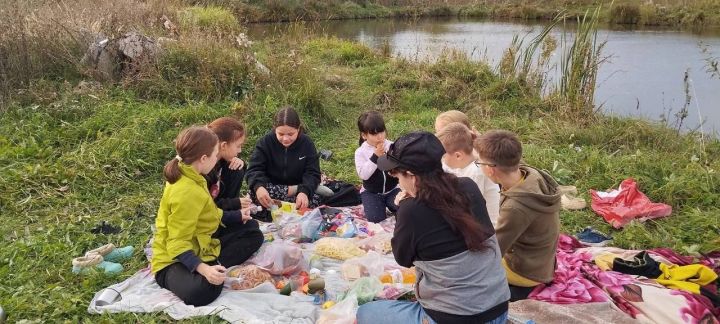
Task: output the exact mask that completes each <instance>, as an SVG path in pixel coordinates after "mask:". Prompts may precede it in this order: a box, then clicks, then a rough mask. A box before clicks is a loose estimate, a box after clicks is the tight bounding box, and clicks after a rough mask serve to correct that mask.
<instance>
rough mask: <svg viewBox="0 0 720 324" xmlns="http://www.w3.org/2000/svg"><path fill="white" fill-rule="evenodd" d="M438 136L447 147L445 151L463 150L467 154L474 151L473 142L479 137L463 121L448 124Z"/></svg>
mask: <svg viewBox="0 0 720 324" xmlns="http://www.w3.org/2000/svg"><path fill="white" fill-rule="evenodd" d="M437 137H438V139H440V142H441V143H442V145H443V147H444V148H445V152H447V153H454V152H463V153H465V154H471V153H472V152H473V143H474V142H475V140H476V139H477V135H475V133H473V132H472V131H471V130H470V129H469V128H468V127H467V126H465V125H464V124H463V123H458V122H454V123H450V124H447V126H445V127H443V129H441V130H440V132H438V133H437Z"/></svg>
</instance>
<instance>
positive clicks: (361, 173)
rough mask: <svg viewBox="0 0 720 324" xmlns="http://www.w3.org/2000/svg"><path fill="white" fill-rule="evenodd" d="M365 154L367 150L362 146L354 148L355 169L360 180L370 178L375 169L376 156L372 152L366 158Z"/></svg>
mask: <svg viewBox="0 0 720 324" xmlns="http://www.w3.org/2000/svg"><path fill="white" fill-rule="evenodd" d="M366 155H367V152H365V150H364V148H363V147H362V146H361V147H358V149H357V150H355V171H357V174H358V177H360V179H362V180H367V179H370V177H371V176H372V175H373V173H375V170H377V164H376V163H377V159H378V156H377V155H375V153H372V155H370V157H369V158H368V157H366Z"/></svg>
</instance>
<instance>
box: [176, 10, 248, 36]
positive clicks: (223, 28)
mask: <svg viewBox="0 0 720 324" xmlns="http://www.w3.org/2000/svg"><path fill="white" fill-rule="evenodd" d="M178 18H179V22H180V25H181V26H182V27H183V28H185V29H193V28H199V29H201V30H204V31H211V32H216V33H219V34H224V35H229V34H233V33H236V32H238V31H239V29H240V24H239V23H238V20H237V18H235V16H234V15H233V13H232V12H230V11H229V10H227V9H224V8H220V7H215V6H207V7H200V6H193V7H189V8H186V9H183V10H181V11H180V12H178Z"/></svg>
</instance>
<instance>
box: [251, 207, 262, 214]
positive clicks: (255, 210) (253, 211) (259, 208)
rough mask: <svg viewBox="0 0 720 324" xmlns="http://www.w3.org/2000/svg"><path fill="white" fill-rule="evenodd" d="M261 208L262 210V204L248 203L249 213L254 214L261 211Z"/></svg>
mask: <svg viewBox="0 0 720 324" xmlns="http://www.w3.org/2000/svg"><path fill="white" fill-rule="evenodd" d="M262 210H263V209H262V206H255V205H250V215H255V214H257V213H259V212H261V211H262Z"/></svg>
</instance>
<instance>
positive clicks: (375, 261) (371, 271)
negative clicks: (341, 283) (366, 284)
mask: <svg viewBox="0 0 720 324" xmlns="http://www.w3.org/2000/svg"><path fill="white" fill-rule="evenodd" d="M388 263H394V262H392V261H391V260H388V259H386V258H383V256H382V255H380V254H378V253H377V252H375V251H370V252H368V254H367V255H365V256H361V257H357V258H352V259H349V260H347V261H345V262H344V263H343V264H342V265H341V266H340V270H341V271H342V275H343V277H344V278H345V279H347V280H356V279H358V278H361V277H379V276H380V275H382V274H383V273H384V272H385V265H386V264H388Z"/></svg>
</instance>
